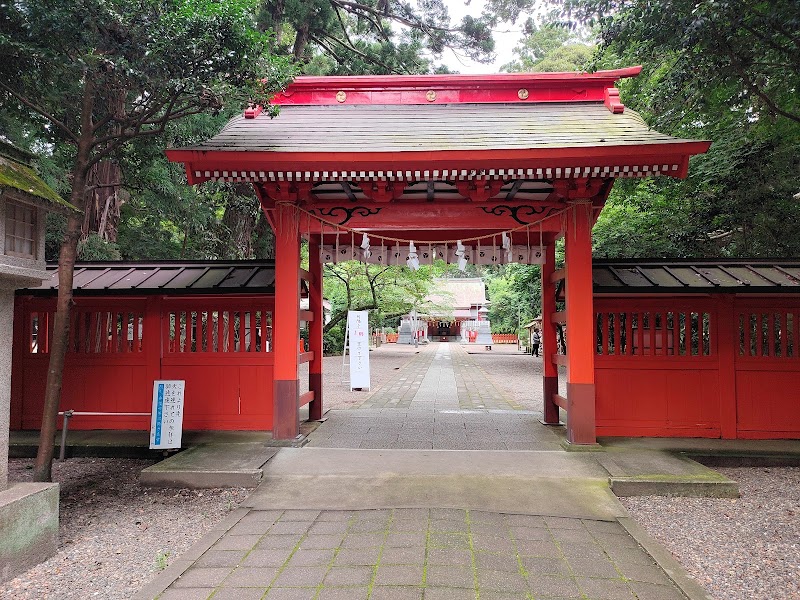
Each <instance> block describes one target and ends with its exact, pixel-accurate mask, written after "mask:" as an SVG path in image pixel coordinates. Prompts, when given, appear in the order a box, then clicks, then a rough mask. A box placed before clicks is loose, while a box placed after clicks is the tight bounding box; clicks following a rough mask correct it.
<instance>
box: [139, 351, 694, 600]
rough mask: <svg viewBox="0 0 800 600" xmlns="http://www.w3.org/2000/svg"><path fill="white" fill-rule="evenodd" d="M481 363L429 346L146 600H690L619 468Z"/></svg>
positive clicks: (272, 479)
mask: <svg viewBox="0 0 800 600" xmlns="http://www.w3.org/2000/svg"><path fill="white" fill-rule="evenodd" d="M479 358H480V357H473V356H470V355H469V354H467V352H465V351H464V349H462V348H461V347H459V346H458V345H456V344H431V345H430V346H428V347H420V352H419V354H418V355H416V357H415V358H414V359H413V360H412V361H411V362H410V363H407V364H406V365H405V367H404V368H403V369H402V370H398V372H397V373H396V374H395V376H394V377H392V378H390V380H389V381H387V382H386V383H385V384H384V385H383V386H382V387H381V388H380V389H378V390H376V391H375V392H374V393H372V394H371V395H370V397H369V398H368V399H367V401H365V402H364V403H363V404H362V405H361V406H360V407H358V408H350V409H346V410H334V411H330V412H329V413H327V417H328V418H327V421H326V422H324V423H322V424H321V425H320V427H319V428H318V429H317V430H316V431H314V432H313V433H312V434H311V435H310V436H309V444H308V445H309V446H312V447H313V446H315V447H316V448H296V449H282V450H281V451H280V452H279V453H278V455H277V456H276V458H275V459H273V460H272V461H271V462H270V463H267V465H266V466H265V468H264V476H265V480H264V482H263V483H262V484H261V486H259V488H258V489H257V490H256V491H255V492H254V493H253V494H252V495H251V496H250V498H248V500H247V502H246V503H245V507H242V508H240V509H238V510H237V512H236V513H235V514H234V515H232V517H231V519H230V520H229V521H228V524H227V525H226V526H224V527H223V526H221V527H219V528H218V529H217V530H216V531H215V532H213V533H212V534H209V536H207V537H206V538H205V539H204V540H201V541H200V542H198V544H197V545H196V546H195V547H194V548H193V549H191V550H190V551H189V552H188V553H187V555H186V556H184V557H181V558H180V559H179V560H178V561H177V562H176V563H174V564H173V565H171V566H170V567H168V568H167V570H166V571H165V572H164V573H162V575H160V576H159V577H158V578H157V579H156V580H155V581H154V582H153V583H152V584H151V585H150V586H148V587H147V588H145V589H144V590H142V591H141V592H140V594H138V595H137V596H136V600H145V599H147V600H151V599H152V598H159V600H175V599H180V600H193V599H201V598H202V599H204V600H205V599H207V598H213V600H228V599H236V600H248V599H256V598H258V599H266V600H276V599H284V600H287V599H297V600H336V599H343V600H361V599H368V600H384V599H389V600H405V599H414V600H437V599H444V600H460V599H462V598H465V599H467V598H468V599H469V600H495V599H515V600H516V599H524V600H567V599H569V600H577V599H582V600H685V599H686V596H685V595H684V594H683V593H682V592H681V591H680V590H679V589H678V587H676V586H675V584H674V583H673V580H672V579H670V577H668V576H667V575H666V574H665V571H664V570H662V568H661V567H660V566H659V565H658V564H657V563H656V562H655V561H654V559H653V558H652V557H651V555H650V554H648V553H647V552H646V551H645V550H643V549H642V547H641V546H640V545H639V543H637V539H642V538H641V534H637V539H634V537H632V536H631V534H629V533H628V530H627V529H626V528H625V527H624V526H623V522H624V520H623V518H621V517H620V516H619V515H624V514H625V511H624V509H623V508H622V507H621V505H619V503H618V502H617V500H616V498H615V497H614V496H613V494H611V492H610V491H609V490H608V484H607V474H606V471H605V470H604V469H603V468H602V467H601V466H600V464H599V463H597V462H596V461H595V459H594V458H593V457H592V456H591V455H586V454H584V455H582V456H579V455H574V454H571V453H570V454H567V453H564V452H563V450H562V449H561V446H560V444H559V442H560V439H561V438H560V433H559V431H558V430H553V429H551V428H547V427H545V426H543V425H541V424H540V423H539V421H538V417H539V416H540V414H541V413H539V412H534V411H524V410H519V408H520V407H519V406H517V405H516V404H515V403H513V402H511V401H509V400H508V399H507V398H506V397H504V395H503V394H502V393H501V392H500V391H499V390H498V389H497V388H496V386H495V385H494V384H492V382H491V380H490V379H489V377H488V376H487V374H486V373H485V372H483V371H482V370H481V368H480V366H479V364H478V360H479ZM323 448H339V449H341V450H331V451H330V452H327V453H325V455H324V456H321V455H320V453H324V452H325V450H323ZM347 448H351V449H353V450H345V449H347ZM368 448H369V449H372V450H366V449H368ZM453 450H456V451H468V450H471V451H472V452H452V451H453ZM499 450H504V451H506V452H505V453H501V452H498V451H499ZM509 451H510V452H509ZM561 453H563V455H562V454H561ZM506 455H507V456H506ZM498 461H500V462H498ZM555 463H558V464H561V465H562V468H555V469H554V468H553V465H554V464H555ZM547 465H550V468H549V469H548V467H547ZM437 469H438V470H437ZM429 471H430V472H429ZM304 506H306V507H309V508H310V507H312V506H316V507H317V508H324V510H303V507H304ZM385 507H389V508H385ZM398 507H404V508H398ZM410 507H417V508H410ZM420 507H421V508H420ZM443 507H446V508H443ZM587 507H588V508H587ZM509 509H510V510H509ZM589 509H591V510H589ZM554 515H560V516H554ZM587 516H592V518H587ZM625 522H627V521H625ZM632 531H634V530H633V529H632ZM647 543H648V544H650V543H651V541H649V542H647ZM652 543H654V542H652ZM661 560H662V561H664V560H671V559H664V558H663V557H662V558H661ZM673 563H674V561H673ZM673 563H669V565H668V567H667V568H668V569H669V570H670V572H671V573H672V574H673V577H675V575H674V574H675V573H676V572H679V573H682V571H681V570H680V567H678V566H677V563H674V564H673ZM675 581H681V582H683V583H682V586H683V589H687V584H686V583H685V580H684V579H683V576H682V575H681V576H680V577H679V578H678V579H675ZM691 585H695V584H693V583H692V584H691ZM162 591H163V593H162ZM692 597H693V598H695V597H696V598H700V597H704V596H700V595H693V596H692Z"/></svg>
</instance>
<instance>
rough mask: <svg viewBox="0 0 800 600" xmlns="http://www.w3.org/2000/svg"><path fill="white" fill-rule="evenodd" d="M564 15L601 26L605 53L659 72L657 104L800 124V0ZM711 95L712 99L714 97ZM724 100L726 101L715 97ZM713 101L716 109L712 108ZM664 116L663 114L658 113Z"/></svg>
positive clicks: (601, 2) (606, 7) (586, 0)
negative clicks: (719, 108) (719, 105)
mask: <svg viewBox="0 0 800 600" xmlns="http://www.w3.org/2000/svg"><path fill="white" fill-rule="evenodd" d="M558 4H563V6H564V11H565V16H572V17H574V18H576V19H578V20H580V21H582V22H584V23H589V24H596V25H598V26H599V28H600V36H601V40H602V46H603V49H604V50H607V51H613V52H615V53H617V54H619V55H621V56H626V55H627V56H635V57H636V58H638V59H639V60H641V61H642V62H643V63H644V64H646V65H648V66H650V67H652V68H655V69H658V68H660V67H661V66H662V65H664V66H667V68H666V69H664V70H663V71H662V73H661V74H660V76H659V87H658V89H653V90H652V94H653V98H652V100H653V105H654V106H656V107H658V106H664V107H672V108H678V106H677V104H678V103H680V106H681V107H682V108H681V109H680V110H679V111H670V112H686V113H690V114H692V115H694V116H698V115H701V114H703V113H704V112H706V110H707V109H708V108H711V107H713V104H714V103H716V102H719V101H720V100H722V101H723V103H725V104H727V105H728V106H730V107H732V108H734V109H737V108H738V109H742V110H744V111H746V112H749V113H751V114H753V115H761V116H765V115H767V114H772V115H781V116H784V117H786V118H788V119H791V120H794V121H795V122H798V121H800V98H799V97H798V93H797V90H798V89H800V34H799V33H798V32H800V3H798V2H797V1H796V0H771V1H769V2H766V1H763V0H762V1H752V0H714V1H703V2H697V1H696V0H677V1H676V0H657V1H652V0H632V1H626V2H622V3H621V2H617V1H615V0H566V1H564V2H563V3H562V2H558ZM709 92H711V94H709ZM719 94H721V95H722V96H724V98H723V97H719V96H718V97H717V98H714V96H717V95H719ZM709 100H711V105H709ZM659 112H663V111H659Z"/></svg>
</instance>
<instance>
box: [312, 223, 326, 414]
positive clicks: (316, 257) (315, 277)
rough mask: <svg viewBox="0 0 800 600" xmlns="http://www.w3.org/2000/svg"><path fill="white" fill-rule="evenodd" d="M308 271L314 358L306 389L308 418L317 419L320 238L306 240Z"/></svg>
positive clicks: (321, 315)
mask: <svg viewBox="0 0 800 600" xmlns="http://www.w3.org/2000/svg"><path fill="white" fill-rule="evenodd" d="M308 273H309V275H310V276H311V281H310V282H309V290H308V309H309V310H310V311H311V314H313V315H314V319H313V320H312V321H311V322H310V323H309V325H308V345H309V350H310V351H311V352H313V353H314V358H313V359H312V360H311V362H310V363H309V365H308V389H309V390H311V391H312V392H314V399H313V400H312V401H311V403H310V404H309V405H308V418H309V420H311V421H319V420H320V419H321V418H322V412H323V411H322V328H323V326H324V325H325V315H324V312H323V307H322V261H321V260H320V240H319V238H318V237H317V236H311V237H310V239H309V240H308Z"/></svg>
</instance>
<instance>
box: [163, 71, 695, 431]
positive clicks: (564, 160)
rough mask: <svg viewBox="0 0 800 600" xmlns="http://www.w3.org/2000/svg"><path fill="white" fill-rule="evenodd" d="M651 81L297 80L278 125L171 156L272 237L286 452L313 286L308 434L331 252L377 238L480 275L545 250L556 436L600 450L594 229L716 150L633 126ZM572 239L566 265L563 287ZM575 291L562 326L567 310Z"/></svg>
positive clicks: (231, 130)
mask: <svg viewBox="0 0 800 600" xmlns="http://www.w3.org/2000/svg"><path fill="white" fill-rule="evenodd" d="M639 71H640V68H638V67H637V68H630V69H621V70H616V71H601V72H597V73H592V74H579V73H542V74H508V75H491V76H465V75H441V76H380V77H377V76H376V77H300V78H298V79H297V80H296V81H295V82H294V83H293V84H292V85H290V86H289V88H288V89H287V90H286V91H285V92H283V93H282V94H279V95H278V96H277V97H276V98H275V99H274V102H275V103H276V104H279V105H281V113H280V115H279V116H278V117H277V118H274V119H271V118H270V117H269V116H267V115H266V114H261V109H260V107H255V108H252V109H248V111H246V113H245V115H244V116H242V117H239V118H235V119H233V120H232V121H231V122H230V123H229V124H228V125H227V126H226V127H225V129H224V130H223V131H222V132H221V133H220V134H218V135H217V136H215V137H214V138H212V139H210V140H208V141H207V142H204V143H202V144H200V145H197V146H193V147H189V148H182V149H174V150H168V151H167V155H168V156H169V158H170V160H172V161H176V162H183V163H185V165H186V172H187V175H188V178H189V182H190V183H201V182H203V181H209V180H220V181H237V182H252V183H253V185H254V187H255V189H256V191H257V193H258V196H259V198H260V200H261V204H262V208H263V209H264V211H265V212H266V214H267V217H268V218H269V220H270V222H271V224H272V226H273V229H274V231H275V252H276V285H275V288H276V292H275V313H274V320H273V322H274V335H273V341H274V347H275V360H274V383H273V386H274V387H273V410H272V412H273V435H274V436H275V437H276V438H292V437H295V436H296V435H297V434H298V429H299V418H298V408H299V405H300V402H301V398H300V394H299V391H298V389H299V386H298V365H299V360H300V359H299V356H298V352H297V331H298V328H299V323H300V320H301V311H300V304H299V302H300V294H299V291H300V280H301V276H302V278H303V279H306V280H307V281H309V285H310V289H309V297H310V310H309V311H308V313H307V314H304V315H302V320H306V321H310V339H309V343H310V352H309V353H308V354H309V355H310V373H311V376H310V387H311V392H309V394H310V395H305V397H304V398H303V399H302V400H309V399H310V400H311V401H310V418H311V419H318V418H320V417H321V416H322V318H321V314H322V250H323V247H325V248H326V249H327V250H328V251H330V250H333V251H339V250H341V248H342V247H345V252H349V253H350V256H351V257H357V258H362V259H364V260H373V259H372V256H367V255H365V254H364V253H360V251H359V250H357V247H358V246H360V242H361V239H360V238H361V237H362V236H363V234H364V233H366V234H368V237H369V245H370V249H371V251H374V250H375V249H380V250H378V251H377V252H373V253H374V255H375V256H376V257H384V258H383V260H391V258H393V259H394V260H395V261H405V260H411V259H412V258H413V259H418V260H425V257H424V256H423V255H424V253H425V250H426V249H428V251H429V253H430V254H431V255H433V254H434V253H435V254H440V255H442V256H443V257H448V258H450V259H451V260H452V259H453V258H454V257H458V258H459V259H460V258H462V257H464V256H466V257H467V261H468V262H474V261H476V260H480V251H479V246H481V245H482V246H483V248H484V250H485V249H487V248H488V247H489V246H491V247H492V248H493V249H496V248H497V246H498V245H500V246H501V247H503V250H514V249H521V248H523V247H524V248H526V254H527V256H526V259H525V260H524V261H523V262H533V260H532V259H531V256H532V254H533V253H532V252H531V249H532V248H534V247H535V248H539V247H541V248H543V250H541V253H542V256H541V257H536V262H541V263H542V264H543V268H542V273H543V277H542V287H543V294H542V296H543V298H544V300H543V303H544V305H543V314H545V315H549V316H550V319H546V320H545V323H544V327H543V342H544V346H545V347H550V348H554V347H555V342H556V323H559V322H561V323H567V324H568V327H569V332H570V333H569V345H568V351H567V355H566V356H562V357H559V356H557V355H552V357H549V358H548V360H546V361H545V372H544V391H545V406H544V418H545V421H546V422H548V423H557V422H558V407H559V406H561V407H562V408H564V409H565V410H566V411H567V415H568V420H567V437H568V440H569V442H570V443H574V444H593V443H595V441H596V419H595V351H596V340H595V321H594V317H595V315H594V308H593V301H592V256H591V254H592V248H591V229H592V225H593V224H594V222H595V221H596V219H597V216H598V214H599V213H600V210H601V209H602V207H603V203H604V202H605V199H606V198H607V197H608V193H609V191H610V190H611V186H612V184H613V182H614V179H615V178H616V177H644V176H651V175H665V176H671V177H685V176H686V173H687V169H688V161H689V157H690V156H691V155H693V154H697V153H702V152H705V151H706V150H707V149H708V147H709V143H708V142H702V141H692V140H682V139H675V138H672V137H669V136H666V135H662V134H659V133H658V132H655V131H653V130H651V129H649V128H648V127H647V125H646V124H645V123H644V121H643V120H642V119H641V118H640V117H639V116H638V115H637V114H636V113H633V112H631V111H629V110H627V111H626V110H625V107H624V106H623V104H622V103H621V102H620V100H619V94H618V92H617V90H616V88H615V87H614V83H615V82H616V80H617V79H619V78H622V77H631V76H635V75H637V74H638V73H639ZM301 236H304V237H306V238H307V239H308V241H309V249H310V264H309V272H308V273H301V270H300V238H301ZM561 236H563V237H564V238H565V246H566V264H565V267H564V268H563V269H561V270H558V271H556V270H555V247H554V244H555V240H556V239H557V238H559V237H561ZM348 238H349V239H348ZM459 240H460V241H461V242H462V246H463V252H462V254H460V255H459V254H456V253H455V252H456V249H459V247H458V245H457V241H459ZM506 240H507V241H506ZM410 242H413V243H414V246H413V247H412V246H410ZM504 243H505V244H507V245H504ZM390 248H395V249H396V250H395V251H394V252H392V251H391V250H389V249H390ZM401 248H402V249H403V250H401ZM409 254H414V256H413V257H412V256H409ZM495 256H497V255H495ZM429 258H430V257H429ZM508 259H511V260H510V261H513V260H514V256H513V255H508V256H504V255H503V254H502V253H501V254H500V256H499V260H501V261H503V260H508ZM412 262H413V261H412ZM560 281H564V283H565V284H566V285H565V288H566V296H565V302H566V310H565V311H564V312H557V311H556V305H555V286H556V284H557V283H558V282H560ZM558 364H563V365H566V367H567V397H566V398H562V397H561V396H559V395H558V393H557V391H558V385H557V381H558V376H557V366H558ZM311 398H313V399H311Z"/></svg>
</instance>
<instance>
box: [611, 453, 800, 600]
mask: <svg viewBox="0 0 800 600" xmlns="http://www.w3.org/2000/svg"><path fill="white" fill-rule="evenodd" d="M717 470H718V471H719V472H721V473H723V474H724V475H726V476H727V477H729V478H731V479H733V480H735V481H738V482H739V488H740V491H741V493H742V497H741V498H739V499H735V500H729V499H728V500H726V499H719V500H717V499H709V498H662V497H654V496H645V497H639V498H621V499H620V500H621V501H622V504H624V505H625V508H627V509H628V511H629V512H630V513H631V516H632V517H634V518H635V519H636V521H638V522H639V523H640V524H641V525H642V526H643V527H644V528H645V529H646V530H647V531H648V533H650V535H652V536H653V537H654V538H656V539H657V540H658V541H659V542H661V543H662V544H663V545H664V546H666V547H667V549H668V550H669V551H670V552H672V554H673V556H674V557H675V558H676V559H677V560H678V562H680V563H681V565H683V567H684V568H685V569H686V570H687V571H688V572H689V573H690V574H691V575H692V576H693V577H695V579H697V581H698V582H700V584H701V585H702V586H703V587H705V589H706V590H707V591H708V592H709V593H710V594H711V595H712V596H713V597H714V598H715V599H718V600H738V599H740V598H741V599H745V598H747V599H759V600H783V599H795V600H796V599H800V468H798V467H784V468H774V467H770V468H718V469H717Z"/></svg>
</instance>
